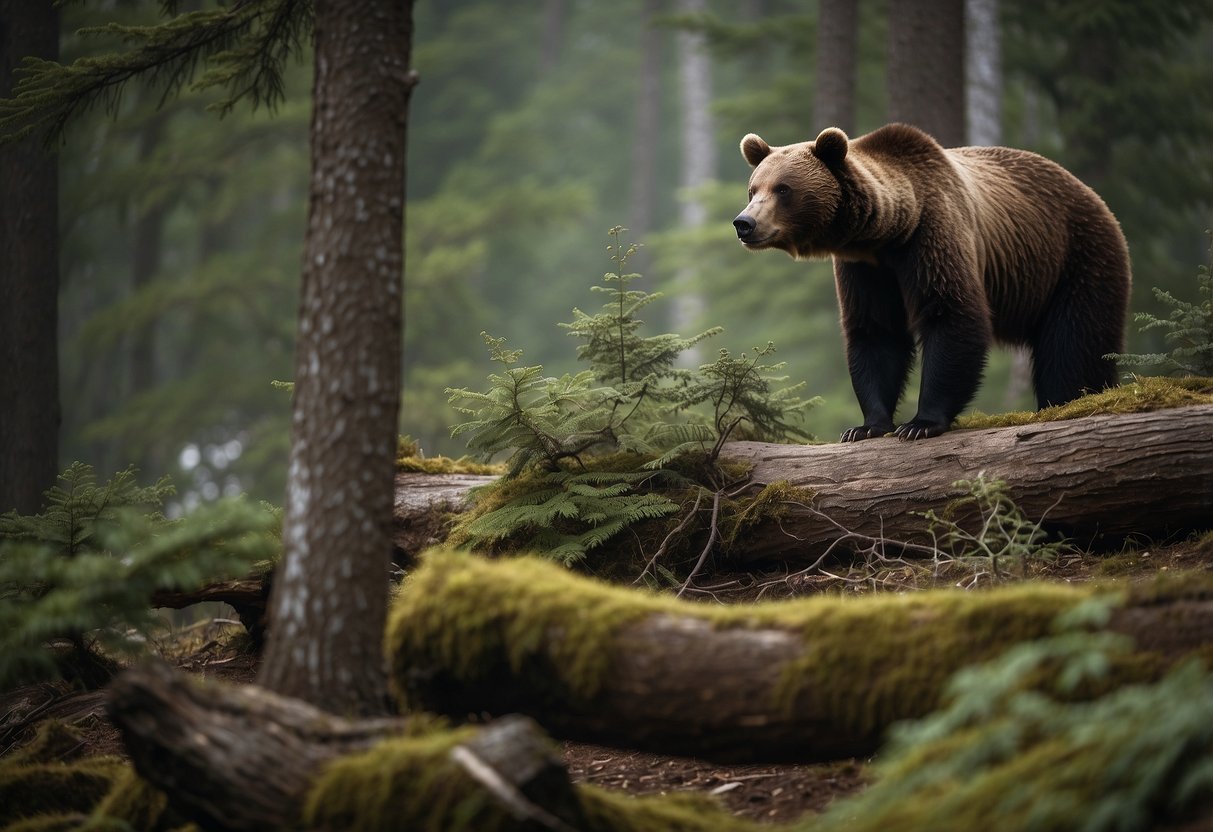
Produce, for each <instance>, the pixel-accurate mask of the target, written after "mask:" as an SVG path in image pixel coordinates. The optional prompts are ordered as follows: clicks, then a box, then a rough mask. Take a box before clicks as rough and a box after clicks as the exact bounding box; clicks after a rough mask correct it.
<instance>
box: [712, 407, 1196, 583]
mask: <svg viewBox="0 0 1213 832" xmlns="http://www.w3.org/2000/svg"><path fill="white" fill-rule="evenodd" d="M722 455H723V456H724V457H726V458H728V459H731V460H733V461H735V462H749V463H753V464H754V469H753V471H752V472H751V478H752V480H753V488H754V489H757V488H760V487H762V486H764V485H766V484H768V483H772V482H779V481H787V482H788V483H789V484H791V485H794V486H798V487H802V488H807V489H811V490H812V491H813V492H815V494H816V498H815V499H814V500H813V502H812V505H811V506H808V505H792V506H789V512H788V513H787V514H786V515H784V516H783V517H781V518H780V520H779V522H778V523H768V524H760V525H758V526H757V527H755V528H753V529H751V530H749V531H748V532H747V545H746V547H745V548H744V550H740V551H737V552H734V553H733V557H734V558H741V559H744V560H750V561H755V560H762V559H769V558H779V559H781V560H785V561H799V562H805V561H812V560H815V559H816V558H817V557H819V556H820V555H821V554H822V553H823V552H825V551H826V550H827V549H829V548H830V547H831V546H834V545H835V544H836V543H837V542H838V541H839V540H840V537H841V536H842V534H843V532H842V530H841V529H840V528H839V527H840V526H841V527H843V528H845V529H846V530H848V531H850V532H854V533H858V534H861V535H866V536H869V537H873V538H881V537H883V538H888V539H890V540H893V541H901V542H907V543H918V544H924V545H926V544H929V543H930V542H931V540H930V538H929V536H928V535H927V534H926V531H925V530H926V525H927V524H926V523H925V521H924V520H923V518H922V516H921V512H925V511H930V510H933V511H936V512H942V511H943V510H944V509H945V508H947V507H948V504H949V503H951V502H952V501H954V500H956V499H957V498H958V497H960V496H962V494H963V490H962V489H959V488H957V487H955V486H954V485H953V483H954V482H955V481H957V480H961V479H971V478H973V477H975V476H976V475H977V474H978V473H980V472H983V471H984V472H985V475H986V477H987V478H989V479H1000V480H1004V481H1005V482H1006V483H1007V485H1008V489H1009V494H1010V496H1011V498H1012V499H1013V500H1014V501H1015V502H1016V504H1017V505H1018V506H1019V507H1020V508H1021V509H1022V510H1023V512H1024V514H1025V515H1026V516H1027V517H1029V518H1031V519H1033V520H1038V519H1041V518H1044V520H1045V528H1047V529H1051V530H1053V531H1057V532H1060V533H1062V534H1065V535H1067V536H1069V537H1071V538H1073V539H1074V541H1075V542H1076V543H1077V544H1078V545H1079V546H1091V547H1094V548H1102V549H1106V548H1110V547H1112V546H1116V545H1118V544H1120V543H1121V542H1122V541H1123V540H1124V539H1125V538H1126V537H1129V536H1131V535H1138V536H1140V535H1150V536H1154V537H1164V536H1166V535H1168V534H1171V533H1177V532H1186V531H1190V530H1192V529H1203V528H1208V527H1209V526H1210V524H1211V523H1213V405H1198V406H1194V407H1183V408H1175V409H1171V410H1158V411H1153V412H1150V413H1136V414H1131V415H1121V416H1102V415H1101V416H1088V417H1085V418H1082V419H1070V420H1065V421H1059V422H1041V423H1039V424H1034V425H1027V426H1023V427H1013V428H993V429H989V430H976V431H953V432H951V433H945V434H944V435H943V436H940V437H937V438H935V439H930V440H926V441H922V442H901V441H899V440H897V439H893V438H885V439H872V440H868V441H866V442H860V443H854V444H837V445H816V446H780V445H768V444H763V443H758V442H732V443H729V444H728V445H726V446H725V449H724V452H723V454H722ZM826 518H828V520H827V519H826ZM954 519H955V520H956V521H957V522H958V523H960V524H961V525H962V526H965V527H967V528H969V529H974V528H976V526H977V522H976V518H975V517H973V516H968V515H962V516H958V517H956V518H954ZM835 524H837V525H835Z"/></svg>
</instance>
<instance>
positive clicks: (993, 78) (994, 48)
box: [964, 0, 1002, 145]
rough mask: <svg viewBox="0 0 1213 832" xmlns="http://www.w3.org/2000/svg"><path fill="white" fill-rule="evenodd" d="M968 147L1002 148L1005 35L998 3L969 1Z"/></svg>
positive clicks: (967, 49) (967, 55)
mask: <svg viewBox="0 0 1213 832" xmlns="http://www.w3.org/2000/svg"><path fill="white" fill-rule="evenodd" d="M964 26H965V112H966V113H967V116H968V117H967V120H966V121H967V126H968V143H969V144H971V145H999V144H1002V34H1001V30H1000V26H999V23H998V0H965V17H964Z"/></svg>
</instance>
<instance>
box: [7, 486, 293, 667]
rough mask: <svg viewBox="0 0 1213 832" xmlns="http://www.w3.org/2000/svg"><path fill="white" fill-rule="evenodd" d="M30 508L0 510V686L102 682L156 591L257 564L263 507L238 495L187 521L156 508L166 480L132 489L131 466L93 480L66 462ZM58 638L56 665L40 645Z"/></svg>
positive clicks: (268, 514)
mask: <svg viewBox="0 0 1213 832" xmlns="http://www.w3.org/2000/svg"><path fill="white" fill-rule="evenodd" d="M60 481H61V484H59V485H56V486H55V487H53V488H51V489H50V490H49V491H47V492H46V508H45V510H44V511H43V512H42V513H41V514H37V515H32V516H22V515H18V514H16V513H15V512H10V513H8V514H5V515H3V516H0V686H5V685H9V684H12V683H15V682H20V681H26V680H31V679H38V678H45V677H48V676H54V675H56V674H59V673H68V674H69V675H75V676H77V677H78V678H79V680H80V681H82V682H83V683H85V684H87V685H94V684H100V683H103V682H104V681H106V676H107V675H108V670H109V669H110V665H111V662H110V661H109V660H108V658H104V657H109V656H114V655H123V654H127V655H129V654H133V653H137V652H139V651H140V650H141V649H142V648H143V646H144V644H145V643H146V641H147V638H148V636H149V635H150V634H151V633H152V632H153V631H154V630H155V629H156V628H157V626H158V624H159V621H158V619H157V618H156V616H154V615H153V614H152V612H151V610H150V609H149V602H150V599H151V597H152V594H153V593H154V592H156V591H157V590H178V591H188V590H192V589H196V588H198V587H200V586H203V585H205V584H206V583H208V582H210V581H215V580H222V579H224V578H231V577H237V576H240V575H244V574H247V573H248V572H249V571H250V570H253V569H255V568H257V567H258V566H259V565H261V566H262V568H265V567H268V563H269V561H270V560H271V559H272V558H274V557H276V555H277V551H278V548H279V547H278V540H277V526H278V519H277V517H276V514H275V512H274V511H272V510H270V509H268V508H267V507H265V506H256V505H253V504H251V503H249V502H247V501H242V500H224V501H221V502H218V503H214V504H210V505H207V506H205V507H204V508H202V509H200V510H199V511H197V512H194V513H193V514H191V515H189V516H188V517H185V518H182V519H179V520H169V519H167V518H165V516H164V515H163V514H162V513H161V507H162V505H163V502H164V500H165V499H166V498H167V497H169V496H170V495H172V494H173V487H172V485H171V484H170V483H169V481H168V479H167V478H163V479H161V480H160V481H159V482H157V483H156V484H155V485H151V486H140V485H138V484H137V482H136V481H135V472H134V470H133V469H129V468H128V469H127V470H125V471H121V472H119V473H117V474H115V475H114V476H113V477H112V478H111V479H110V480H109V481H108V482H106V483H103V484H99V483H98V482H97V478H96V474H95V473H94V471H93V469H92V467H91V466H88V465H85V464H83V463H79V462H76V463H73V464H72V465H71V466H70V467H68V469H67V470H66V471H64V472H63V474H62V475H61V476H60ZM56 642H58V643H64V644H67V645H68V652H67V654H66V656H64V657H63V658H65V659H66V660H67V664H66V665H64V663H62V662H57V661H56V658H55V655H56V654H55V653H54V652H52V651H51V650H48V649H47V647H48V646H50V645H52V644H54V643H56Z"/></svg>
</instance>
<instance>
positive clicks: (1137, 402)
mask: <svg viewBox="0 0 1213 832" xmlns="http://www.w3.org/2000/svg"><path fill="white" fill-rule="evenodd" d="M1194 404H1213V378H1205V377H1198V376H1190V377H1187V378H1163V377H1156V376H1133V380H1132V381H1131V382H1129V383H1127V384H1122V385H1121V386H1119V387H1113V388H1111V389H1109V390H1103V391H1101V392H1099V393H1091V394H1089V395H1086V396H1083V397H1081V398H1078V399H1075V400H1074V401H1072V402H1069V403H1067V404H1063V405H1058V406H1056V407H1046V408H1044V409H1042V410H1037V411H1013V412H1011V413H997V414H993V415H990V414H985V413H981V412H974V413H970V414H968V415H965V416H961V417H960V418H959V419H957V420H956V427H957V428H958V429H961V430H976V429H980V428H1009V427H1019V426H1021V425H1034V424H1038V423H1040V422H1058V421H1062V420H1065V419H1080V418H1082V417H1084V416H1098V415H1101V414H1108V413H1144V412H1146V411H1150V410H1165V409H1168V408H1172V407H1186V406H1188V405H1194Z"/></svg>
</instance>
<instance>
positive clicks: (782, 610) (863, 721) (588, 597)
mask: <svg viewBox="0 0 1213 832" xmlns="http://www.w3.org/2000/svg"><path fill="white" fill-rule="evenodd" d="M1200 583H1201V582H1200V581H1199V580H1196V581H1192V582H1189V583H1185V585H1184V586H1183V587H1178V588H1175V594H1174V595H1168V594H1167V593H1166V592H1165V591H1160V590H1158V589H1157V588H1156V589H1153V590H1149V591H1142V592H1141V595H1140V596H1139V597H1134V596H1130V597H1128V598H1125V597H1120V596H1111V595H1110V596H1108V597H1107V601H1106V603H1108V605H1109V619H1108V621H1107V623H1106V624H1104V625H1103V626H1104V627H1105V628H1106V629H1107V630H1109V631H1112V632H1116V633H1121V634H1125V635H1129V636H1131V637H1133V638H1134V639H1136V641H1137V645H1138V646H1137V652H1136V653H1134V654H1131V655H1130V656H1128V657H1127V658H1126V660H1125V661H1124V662H1123V663H1120V662H1117V661H1114V662H1113V667H1112V668H1111V669H1110V670H1109V675H1108V676H1107V677H1106V680H1107V683H1108V684H1109V685H1111V686H1116V685H1119V684H1123V683H1128V682H1133V681H1140V680H1143V679H1151V678H1155V677H1157V676H1158V675H1159V674H1160V673H1161V672H1163V671H1164V670H1165V669H1166V668H1168V667H1169V666H1170V665H1171V663H1172V662H1173V661H1174V660H1176V659H1178V658H1180V657H1183V656H1187V655H1191V654H1193V653H1207V652H1208V650H1209V648H1210V644H1211V643H1213V584H1210V583H1209V582H1208V581H1207V580H1206V581H1204V582H1203V585H1197V584H1200ZM1095 597H1097V593H1096V591H1095V590H1094V589H1092V588H1090V587H1059V586H1038V585H1035V586H1029V585H1024V586H1013V587H1006V588H1002V589H998V590H991V591H988V592H983V593H967V592H961V591H958V590H941V591H934V592H922V593H913V594H911V595H906V596H888V595H886V596H873V597H868V598H837V597H827V596H818V597H815V598H811V599H806V600H802V601H798V602H787V603H784V604H780V605H766V606H762V605H755V606H750V607H744V606H736V607H723V608H722V607H710V606H706V605H703V604H694V603H687V602H678V601H672V600H667V599H657V598H653V597H652V596H645V595H642V594H640V593H628V592H627V591H625V590H620V589H619V588H616V587H608V586H604V585H600V584H595V583H593V582H591V581H589V580H586V579H582V578H577V577H574V576H572V575H569V574H568V573H567V572H562V571H560V568H559V567H556V566H553V565H551V564H548V563H541V562H538V561H535V562H527V561H517V562H513V563H510V562H501V561H497V562H489V561H484V560H478V559H473V558H467V557H459V556H454V555H447V556H445V557H443V556H435V557H432V558H430V559H429V560H428V561H427V563H426V565H425V566H424V567H423V568H422V570H420V571H419V572H418V573H417V574H416V575H415V576H414V579H413V581H412V582H411V583H410V584H409V586H408V588H407V589H406V590H405V592H404V594H403V595H402V597H401V600H400V604H399V606H398V607H397V609H396V611H395V614H394V615H393V618H392V621H391V624H390V625H389V633H388V641H389V645H390V650H391V653H392V656H391V658H392V662H393V668H394V670H393V673H394V678H395V680H396V683H397V685H398V686H399V687H400V689H402V690H404V691H406V693H407V697H408V699H409V702H410V705H411V706H414V707H421V708H424V709H427V710H434V711H438V712H440V713H447V714H452V715H463V714H467V713H489V714H503V713H511V712H519V713H524V714H528V715H530V716H532V717H534V718H535V719H536V720H538V721H539V722H540V723H541V724H542V725H544V726H545V727H546V728H547V729H548V730H550V731H552V732H553V733H554V734H556V735H557V736H561V737H566V738H577V739H583V740H588V741H591V742H600V743H604V744H608V745H614V746H619V747H625V748H642V749H651V750H654V751H660V752H662V753H667V754H687V755H693V756H699V757H705V758H711V759H721V760H783V759H788V760H802V761H806V760H825V759H835V758H842V757H852V756H862V755H866V754H870V753H872V752H873V751H875V750H876V749H877V747H878V746H879V744H880V742H881V740H882V738H883V736H884V734H885V732H886V730H887V729H888V727H889V726H890V725H892V724H893V723H894V722H896V721H899V720H904V719H911V718H915V717H920V716H923V715H925V714H927V713H930V712H931V711H933V710H934V709H936V708H937V707H938V706H939V705H940V704H941V701H942V695H943V691H944V687H945V685H946V684H947V682H948V680H949V679H950V678H951V677H952V675H953V674H954V673H955V672H956V671H957V670H959V669H960V668H962V667H964V666H967V665H970V664H974V663H977V662H981V661H984V660H987V659H991V658H993V657H995V656H997V655H999V654H1000V653H1002V652H1003V651H1004V650H1005V649H1007V648H1008V647H1010V646H1012V645H1014V644H1018V643H1021V642H1025V641H1031V640H1035V639H1039V638H1043V637H1046V636H1048V635H1050V634H1052V633H1054V632H1055V631H1056V627H1055V622H1056V619H1057V618H1058V616H1059V615H1061V614H1063V613H1066V612H1068V611H1070V610H1073V609H1075V608H1077V607H1078V606H1079V605H1081V604H1086V603H1090V602H1091V600H1092V599H1093V598H1095Z"/></svg>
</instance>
